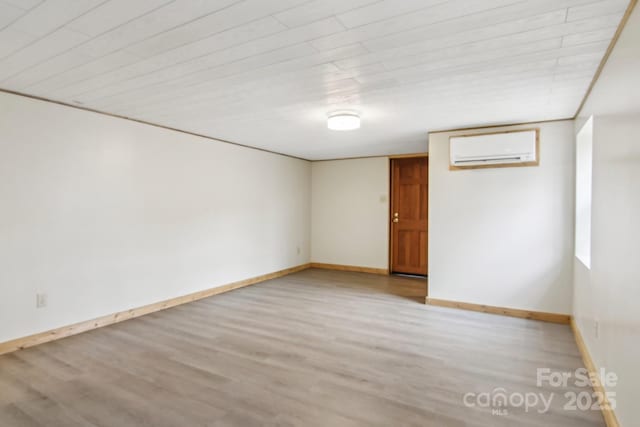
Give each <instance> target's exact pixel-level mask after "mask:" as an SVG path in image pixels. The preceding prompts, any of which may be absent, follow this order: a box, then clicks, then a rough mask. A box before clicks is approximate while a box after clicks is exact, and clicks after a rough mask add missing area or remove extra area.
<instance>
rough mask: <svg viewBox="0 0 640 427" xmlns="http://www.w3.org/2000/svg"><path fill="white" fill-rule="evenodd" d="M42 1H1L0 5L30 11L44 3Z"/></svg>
mask: <svg viewBox="0 0 640 427" xmlns="http://www.w3.org/2000/svg"><path fill="white" fill-rule="evenodd" d="M42 1H43V0H2V1H0V3H5V4H9V5H11V6H15V7H18V8H20V9H24V10H29V9H32V8H34V7H36V6H37V5H39V4H40V3H42Z"/></svg>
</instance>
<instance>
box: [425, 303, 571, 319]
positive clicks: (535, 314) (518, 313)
mask: <svg viewBox="0 0 640 427" xmlns="http://www.w3.org/2000/svg"><path fill="white" fill-rule="evenodd" d="M425 302H426V303H427V304H429V305H437V306H439V307H447V308H459V309H461V310H470V311H480V312H482V313H489V314H499V315H502V316H509V317H519V318H522V319H530V320H541V321H543V322H551V323H562V324H565V325H568V324H569V322H570V320H571V316H570V315H568V314H559V313H546V312H543V311H530V310H520V309H517V308H507V307H495V306H492V305H483V304H473V303H469V302H458V301H449V300H443V299H436V298H429V297H427V298H426V300H425Z"/></svg>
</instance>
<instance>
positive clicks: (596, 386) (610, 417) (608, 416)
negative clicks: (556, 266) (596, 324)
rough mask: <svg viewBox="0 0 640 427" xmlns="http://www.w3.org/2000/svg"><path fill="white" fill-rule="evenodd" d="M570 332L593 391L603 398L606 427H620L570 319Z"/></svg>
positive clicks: (587, 353) (598, 376)
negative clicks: (591, 382) (591, 381)
mask: <svg viewBox="0 0 640 427" xmlns="http://www.w3.org/2000/svg"><path fill="white" fill-rule="evenodd" d="M570 324H571V330H572V331H573V336H574V337H575V339H576V344H577V345H578V350H579V351H580V355H581V356H582V362H583V363H584V366H585V367H586V368H587V370H588V371H589V374H590V376H591V378H592V379H593V391H595V392H596V393H599V394H600V395H601V396H602V397H603V401H602V407H601V409H602V416H603V417H604V421H605V423H606V424H607V427H620V423H619V422H618V418H617V417H616V413H615V411H614V410H613V408H611V403H610V402H609V399H607V394H606V393H605V392H606V390H605V388H604V386H603V385H602V382H601V381H600V375H599V373H598V368H596V364H595V363H593V359H592V358H591V355H590V354H589V350H588V349H587V346H586V344H585V343H584V339H582V334H581V333H580V330H579V329H578V325H576V321H575V319H574V318H573V316H572V317H571V321H570Z"/></svg>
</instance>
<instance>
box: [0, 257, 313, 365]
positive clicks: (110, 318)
mask: <svg viewBox="0 0 640 427" xmlns="http://www.w3.org/2000/svg"><path fill="white" fill-rule="evenodd" d="M310 266H311V265H310V264H302V265H299V266H296V267H291V268H286V269H284V270H280V271H275V272H273V273H268V274H263V275H261V276H256V277H252V278H249V279H245V280H240V281H238V282H233V283H229V284H227V285H223V286H218V287H216V288H211V289H206V290H204V291H199V292H195V293H192V294H188V295H183V296H180V297H176V298H171V299H168V300H165V301H160V302H157V303H153V304H149V305H145V306H142V307H138V308H132V309H130V310H126V311H121V312H118V313H113V314H109V315H107V316H102V317H98V318H96V319H92V320H87V321H84V322H79V323H75V324H73V325H68V326H63V327H61V328H56V329H52V330H50V331H46V332H41V333H39V334H35V335H30V336H27V337H23V338H17V339H14V340H11V341H6V342H3V343H0V355H2V354H6V353H11V352H14V351H17V350H22V349H25V348H28V347H33V346H36V345H39V344H44V343H46V342H50V341H55V340H58V339H61V338H66V337H70V336H72V335H76V334H80V333H82V332H86V331H90V330H92V329H97V328H101V327H103V326H108V325H112V324H114V323H118V322H122V321H124V320H128V319H133V318H136V317H140V316H144V315H145V314H150V313H154V312H156V311H160V310H165V309H167V308H171V307H175V306H177V305H181V304H186V303H189V302H193V301H197V300H200V299H203V298H208V297H211V296H214V295H218V294H222V293H224V292H229V291H232V290H234V289H238V288H243V287H245V286H250V285H254V284H256V283H260V282H264V281H266V280H271V279H276V278H278V277H282V276H286V275H288V274H292V273H296V272H298V271H302V270H306V269H307V268H309V267H310Z"/></svg>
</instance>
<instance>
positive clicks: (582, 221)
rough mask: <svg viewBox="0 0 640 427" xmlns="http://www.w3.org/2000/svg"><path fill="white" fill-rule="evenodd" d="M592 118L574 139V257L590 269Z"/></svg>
mask: <svg viewBox="0 0 640 427" xmlns="http://www.w3.org/2000/svg"><path fill="white" fill-rule="evenodd" d="M592 158H593V116H591V117H589V120H587V122H586V123H585V124H584V126H582V129H580V131H579V132H578V135H577V137H576V257H577V258H578V259H579V260H580V261H581V262H582V263H583V264H584V265H585V266H586V267H587V268H591V183H592V180H591V172H592V164H593V163H592Z"/></svg>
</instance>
